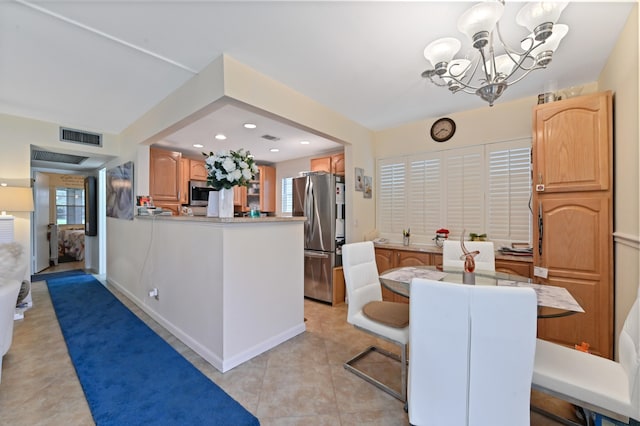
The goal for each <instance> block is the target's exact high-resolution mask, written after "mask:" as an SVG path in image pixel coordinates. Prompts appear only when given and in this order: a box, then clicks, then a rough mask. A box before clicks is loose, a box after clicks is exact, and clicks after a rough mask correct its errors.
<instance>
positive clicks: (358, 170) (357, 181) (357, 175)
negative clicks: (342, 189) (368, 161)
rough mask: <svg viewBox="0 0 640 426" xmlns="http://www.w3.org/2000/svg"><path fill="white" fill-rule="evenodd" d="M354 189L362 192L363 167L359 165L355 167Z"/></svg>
mask: <svg viewBox="0 0 640 426" xmlns="http://www.w3.org/2000/svg"><path fill="white" fill-rule="evenodd" d="M355 185H356V186H355V190H356V191H360V192H364V169H362V168H360V167H356V168H355Z"/></svg>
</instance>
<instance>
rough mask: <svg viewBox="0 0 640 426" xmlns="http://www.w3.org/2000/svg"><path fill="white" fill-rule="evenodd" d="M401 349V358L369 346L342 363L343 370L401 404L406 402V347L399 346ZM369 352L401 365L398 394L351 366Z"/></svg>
mask: <svg viewBox="0 0 640 426" xmlns="http://www.w3.org/2000/svg"><path fill="white" fill-rule="evenodd" d="M400 347H401V356H398V355H396V354H394V353H392V352H389V351H386V350H384V349H381V348H378V347H376V346H369V347H368V348H367V349H365V350H364V351H362V352H360V353H359V354H357V355H356V356H354V357H353V358H351V359H350V360H349V361H347V362H345V363H344V368H345V369H347V370H349V371H351V372H352V373H353V374H355V375H356V376H358V377H360V378H362V379H364V380H366V381H367V382H369V383H371V384H372V385H374V386H376V387H377V388H379V389H381V390H383V391H385V392H386V393H388V394H389V395H391V396H393V397H395V398H397V399H399V400H400V401H402V402H407V345H400ZM371 352H378V353H380V354H382V355H384V356H386V357H388V358H391V359H393V360H395V361H398V362H400V363H401V365H400V369H401V371H402V373H401V375H402V389H401V390H400V392H398V391H397V390H395V389H393V388H391V387H390V386H388V385H386V384H384V383H382V382H381V381H379V380H377V379H376V378H374V377H372V376H370V375H368V374H367V373H365V372H364V371H362V370H359V369H357V368H355V367H354V366H353V364H354V363H356V362H357V361H359V360H361V359H362V358H364V357H365V356H367V355H368V354H370V353H371Z"/></svg>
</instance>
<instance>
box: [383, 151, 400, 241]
mask: <svg viewBox="0 0 640 426" xmlns="http://www.w3.org/2000/svg"><path fill="white" fill-rule="evenodd" d="M405 162H406V160H405V159H404V158H400V159H398V158H396V159H385V160H380V161H379V162H378V182H379V184H378V230H379V231H380V233H386V234H399V235H401V233H402V230H403V229H404V227H405V214H406V211H407V209H406V199H405V192H406V188H405V178H406V177H405V169H406V164H405Z"/></svg>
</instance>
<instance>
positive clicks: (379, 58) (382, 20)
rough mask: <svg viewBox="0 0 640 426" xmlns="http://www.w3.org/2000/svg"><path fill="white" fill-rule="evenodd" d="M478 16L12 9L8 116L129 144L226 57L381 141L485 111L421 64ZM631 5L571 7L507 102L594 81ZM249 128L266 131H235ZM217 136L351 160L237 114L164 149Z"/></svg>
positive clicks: (272, 8)
mask: <svg viewBox="0 0 640 426" xmlns="http://www.w3.org/2000/svg"><path fill="white" fill-rule="evenodd" d="M473 4H474V3H467V2H365V1H355V2H337V1H320V2H313V1H300V2H270V1H256V2H246V1H233V2H221V1H190V2H178V1H167V2H151V1H138V2H123V1H99V0H95V1H85V2H74V1H56V0H47V1H39V2H36V1H23V0H14V1H3V2H0V52H2V55H1V57H0V75H2V78H1V79H0V113H6V114H11V115H18V116H24V117H30V118H34V119H38V120H44V121H50V122H54V123H57V124H59V125H62V126H67V127H71V128H75V129H82V130H87V131H91V132H106V133H113V134H118V133H120V132H121V131H122V130H123V129H125V128H126V127H127V126H128V125H130V124H131V123H133V122H134V121H135V120H137V119H138V118H139V117H140V116H142V114H144V113H145V112H146V111H148V110H149V109H151V108H152V107H153V106H154V105H156V104H157V103H158V102H160V101H161V100H162V99H164V98H165V97H166V96H167V95H168V94H170V93H171V92H173V91H174V90H176V89H177V88H178V87H180V86H181V85H182V84H183V83H185V82H186V81H187V80H189V79H190V78H192V77H193V76H194V75H195V74H197V73H198V72H199V71H200V70H202V69H203V68H204V67H206V66H207V65H208V64H209V63H211V62H212V61H213V60H214V59H216V58H217V57H219V56H220V55H221V54H223V53H226V54H228V55H230V56H232V57H233V58H235V59H236V60H238V61H240V62H242V63H244V64H245V65H247V66H249V67H251V68H253V69H255V70H256V71H258V72H260V73H262V74H265V75H267V76H269V77H272V78H274V79H275V80H277V81H280V82H281V83H283V84H285V85H286V86H288V87H290V88H292V89H294V90H296V91H298V92H300V93H302V94H304V95H306V96H307V97H309V98H312V99H314V100H316V101H317V102H319V103H320V104H322V105H325V106H326V107H328V108H331V109H332V110H335V111H337V112H338V113H341V114H342V115H344V116H346V117H348V118H349V119H351V120H353V121H355V122H357V123H360V124H361V125H363V126H365V127H367V128H370V129H372V130H379V129H384V128H388V127H392V126H397V125H401V124H403V123H407V122H411V121H415V120H418V119H421V118H426V117H438V116H443V115H447V114H451V113H453V112H457V111H463V110H469V109H474V108H481V107H487V106H486V104H485V103H484V102H483V101H481V100H480V99H479V98H478V97H476V96H469V95H466V94H455V95H452V94H450V93H449V92H448V91H447V90H446V89H443V88H438V87H435V86H433V85H431V84H430V83H429V82H428V81H426V80H424V79H423V78H421V76H420V74H421V73H422V71H424V70H425V69H426V68H428V67H429V64H428V63H427V61H426V60H425V59H424V57H423V55H422V52H423V49H424V47H425V46H426V45H427V44H428V43H429V42H431V41H432V40H435V39H436V38H439V37H443V36H455V37H458V38H459V39H460V40H461V41H462V42H463V47H462V50H461V51H462V52H465V51H467V50H468V46H469V43H468V41H467V40H466V39H463V35H462V34H461V33H459V32H458V31H457V28H456V22H457V18H458V16H460V15H461V14H462V13H463V12H464V11H465V10H466V9H468V8H469V7H470V6H472V5H473ZM633 4H634V3H633V2H612V1H607V2H571V3H570V4H569V5H568V6H567V8H566V9H565V10H564V12H563V14H562V16H561V17H560V20H559V22H562V23H566V24H568V25H569V27H570V30H569V34H568V35H567V36H566V37H565V38H564V40H563V41H562V43H561V45H560V47H559V48H558V50H557V52H556V54H555V56H554V59H553V62H552V63H551V65H550V66H549V68H548V69H547V70H544V71H535V72H533V73H532V74H531V75H529V76H528V77H527V78H525V79H524V80H522V81H521V82H519V83H518V84H516V85H514V86H512V87H510V88H509V89H508V90H507V91H506V93H505V94H504V95H503V97H502V98H501V99H500V100H498V102H504V101H508V100H512V99H517V98H521V97H525V96H534V95H536V94H538V93H541V92H542V91H543V88H544V86H545V83H547V82H548V81H551V80H555V81H556V82H557V86H558V87H559V88H563V87H569V86H575V85H581V84H584V83H588V82H592V81H595V80H596V79H597V77H598V75H599V73H600V72H601V70H602V67H603V65H604V63H605V61H606V60H607V58H608V55H609V53H610V51H611V48H612V46H613V45H614V43H615V41H616V39H617V37H618V35H619V33H620V30H621V29H622V27H623V25H624V23H625V22H626V19H627V17H628V16H629V12H630V11H631V8H632V7H633ZM521 5H522V3H517V2H514V3H507V4H506V7H505V13H504V17H503V19H502V21H501V22H502V24H501V29H502V30H503V35H504V36H505V38H506V39H507V40H513V41H515V40H520V39H521V38H523V37H524V36H526V35H527V30H526V29H524V28H522V27H519V26H517V25H516V24H515V19H514V17H515V14H516V13H517V11H518V10H519V9H520V7H521ZM603 23H606V27H605V26H603ZM600 28H606V29H603V30H600V31H598V30H597V29H600ZM245 121H256V122H259V123H256V124H259V127H258V128H257V129H254V130H253V131H250V132H248V131H247V130H246V129H243V128H238V127H237V126H238V124H239V123H244V122H245ZM307 130H308V129H307ZM219 132H220V133H225V134H227V135H228V136H230V137H229V139H228V142H229V143H238V142H241V143H242V146H243V147H246V148H248V149H250V150H253V151H256V152H255V154H256V158H258V159H259V160H264V161H270V162H277V161H282V160H283V159H287V158H294V157H292V155H293V156H300V154H302V153H311V154H309V155H313V151H312V150H313V149H315V148H313V147H314V146H318V147H319V149H318V151H319V152H322V151H326V150H328V149H329V150H330V149H335V148H339V145H335V144H332V142H330V141H328V140H326V139H322V138H320V137H319V136H316V135H313V134H312V133H308V132H306V131H305V129H297V128H295V127H291V126H289V125H283V124H282V123H280V122H278V121H274V120H273V117H265V116H262V115H258V114H256V112H255V111H245V110H244V109H241V108H237V107H236V106H234V105H231V106H229V108H227V107H225V108H222V109H220V110H218V111H216V112H215V113H214V114H213V115H212V116H209V117H205V118H203V119H202V120H200V121H199V122H196V123H194V124H193V125H191V126H190V127H189V128H184V129H182V130H180V131H178V132H177V133H176V134H174V135H172V136H170V137H168V138H167V140H166V142H167V143H169V144H170V145H174V146H176V147H179V146H184V149H189V147H190V148H191V149H193V148H192V144H193V143H203V144H205V150H207V151H208V150H211V149H218V147H219V146H220V145H213V144H212V143H213V139H212V138H213V135H214V134H216V133H219ZM264 134H271V135H273V136H277V137H279V138H280V141H278V142H280V143H283V144H284V143H285V142H286V143H287V144H290V145H291V147H287V149H291V150H293V149H294V148H293V146H294V145H295V144H296V143H298V141H299V139H303V138H304V139H307V140H310V141H312V144H310V145H307V146H306V149H307V150H306V151H299V149H302V148H301V147H300V145H299V144H298V145H297V146H296V148H297V149H298V151H291V152H292V153H293V154H289V153H287V152H286V150H285V149H282V150H281V151H280V153H278V155H272V156H268V155H267V154H266V153H265V154H262V153H258V152H257V151H258V150H261V149H263V148H266V147H267V146H271V145H270V144H268V143H267V142H266V141H265V140H264V139H263V138H260V137H259V136H262V135H264ZM314 138H315V139H314ZM237 139H241V140H240V141H238V140H237ZM314 141H317V142H314ZM236 146H237V145H236Z"/></svg>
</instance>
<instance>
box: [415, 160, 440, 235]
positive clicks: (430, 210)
mask: <svg viewBox="0 0 640 426" xmlns="http://www.w3.org/2000/svg"><path fill="white" fill-rule="evenodd" d="M440 165H441V159H440V154H439V153H435V154H431V155H424V156H422V157H421V158H417V159H415V160H412V161H411V163H410V165H409V184H408V191H409V192H408V201H407V204H408V209H407V213H408V218H407V222H408V223H407V228H411V234H412V235H414V236H426V237H428V236H429V235H435V231H436V230H437V229H438V228H439V227H440V206H441V205H442V188H441V182H442V179H441V174H442V172H441V166H440Z"/></svg>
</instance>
